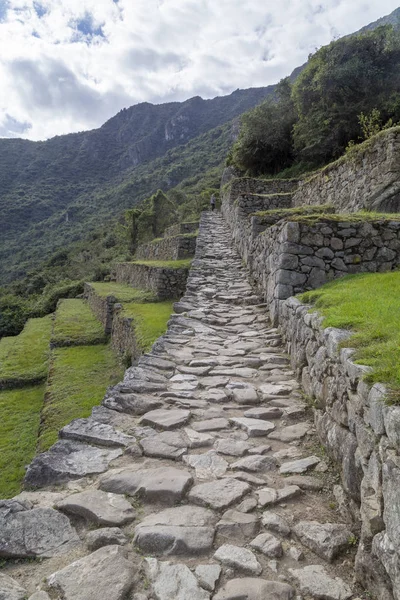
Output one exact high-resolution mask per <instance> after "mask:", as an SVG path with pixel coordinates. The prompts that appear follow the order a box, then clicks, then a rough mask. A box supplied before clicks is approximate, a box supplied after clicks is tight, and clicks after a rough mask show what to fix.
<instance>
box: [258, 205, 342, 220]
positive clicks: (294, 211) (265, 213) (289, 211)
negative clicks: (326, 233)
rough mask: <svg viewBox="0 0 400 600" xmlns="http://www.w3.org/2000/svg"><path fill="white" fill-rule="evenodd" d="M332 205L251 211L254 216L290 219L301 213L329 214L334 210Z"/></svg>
mask: <svg viewBox="0 0 400 600" xmlns="http://www.w3.org/2000/svg"><path fill="white" fill-rule="evenodd" d="M334 210H335V209H334V207H333V206H331V205H330V204H321V205H320V206H297V207H295V208H273V209H271V210H260V211H258V212H255V213H252V215H251V216H254V217H269V216H271V217H280V218H282V219H286V218H287V219H291V220H292V217H297V216H301V215H305V216H307V215H314V214H315V215H321V214H326V213H329V216H332V215H331V211H332V213H333V212H334Z"/></svg>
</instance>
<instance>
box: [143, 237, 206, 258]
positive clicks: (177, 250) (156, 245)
mask: <svg viewBox="0 0 400 600" xmlns="http://www.w3.org/2000/svg"><path fill="white" fill-rule="evenodd" d="M196 237H197V236H196V235H195V234H185V235H175V236H173V237H164V238H160V239H158V240H154V241H153V242H150V243H149V244H143V245H141V246H139V247H138V249H137V250H136V253H135V256H136V258H137V259H139V260H182V259H185V258H191V257H192V256H194V253H195V250H196Z"/></svg>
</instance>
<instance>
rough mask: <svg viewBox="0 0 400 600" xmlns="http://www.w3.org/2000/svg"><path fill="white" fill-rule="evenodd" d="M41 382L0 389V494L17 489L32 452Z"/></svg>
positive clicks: (38, 421)
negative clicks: (23, 386)
mask: <svg viewBox="0 0 400 600" xmlns="http://www.w3.org/2000/svg"><path fill="white" fill-rule="evenodd" d="M43 397H44V385H38V386H34V387H26V388H23V389H15V390H4V391H2V392H0V412H1V420H0V497H1V498H11V497H12V496H15V495H16V494H18V493H19V492H20V491H21V482H22V480H23V478H24V474H25V465H27V464H28V463H29V462H30V461H31V460H32V458H33V457H34V455H35V452H36V442H37V435H38V431H39V425H40V411H41V408H42V405H43Z"/></svg>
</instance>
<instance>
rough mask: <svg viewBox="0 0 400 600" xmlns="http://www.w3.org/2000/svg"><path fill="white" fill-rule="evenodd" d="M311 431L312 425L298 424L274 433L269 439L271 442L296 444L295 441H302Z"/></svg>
mask: <svg viewBox="0 0 400 600" xmlns="http://www.w3.org/2000/svg"><path fill="white" fill-rule="evenodd" d="M310 429H311V425H310V423H296V425H288V426H287V427H284V428H283V429H281V430H279V431H274V432H273V433H270V434H269V435H268V437H269V438H271V440H279V441H280V442H294V441H295V440H301V439H302V438H303V437H304V436H305V435H306V434H307V433H308V431H309V430H310Z"/></svg>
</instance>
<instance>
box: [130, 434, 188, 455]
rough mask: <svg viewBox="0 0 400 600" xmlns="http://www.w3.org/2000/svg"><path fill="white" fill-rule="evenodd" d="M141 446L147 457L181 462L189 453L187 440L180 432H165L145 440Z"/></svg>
mask: <svg viewBox="0 0 400 600" xmlns="http://www.w3.org/2000/svg"><path fill="white" fill-rule="evenodd" d="M171 434H172V436H173V437H172V436H171ZM139 445H140V447H141V448H142V450H143V454H144V455H145V456H152V457H153V458H169V459H171V460H179V459H180V458H181V457H182V456H183V455H184V454H186V452H187V447H186V440H185V439H184V438H183V436H182V434H180V433H179V432H170V431H164V432H163V433H161V434H159V435H154V436H151V437H146V438H143V439H142V440H140V442H139Z"/></svg>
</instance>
